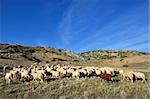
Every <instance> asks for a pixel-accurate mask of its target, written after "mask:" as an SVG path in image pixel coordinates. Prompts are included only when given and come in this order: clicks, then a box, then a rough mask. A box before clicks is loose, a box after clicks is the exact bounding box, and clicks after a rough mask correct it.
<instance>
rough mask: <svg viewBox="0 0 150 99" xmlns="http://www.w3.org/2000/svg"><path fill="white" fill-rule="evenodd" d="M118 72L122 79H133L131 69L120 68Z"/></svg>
mask: <svg viewBox="0 0 150 99" xmlns="http://www.w3.org/2000/svg"><path fill="white" fill-rule="evenodd" d="M119 73H120V74H121V75H122V77H123V80H125V79H130V80H131V82H133V79H134V75H133V71H131V70H120V71H119Z"/></svg>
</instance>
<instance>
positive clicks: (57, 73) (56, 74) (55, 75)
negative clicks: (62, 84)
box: [50, 70, 60, 77]
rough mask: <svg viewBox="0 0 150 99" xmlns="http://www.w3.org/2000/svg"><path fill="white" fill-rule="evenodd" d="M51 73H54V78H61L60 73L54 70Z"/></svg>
mask: <svg viewBox="0 0 150 99" xmlns="http://www.w3.org/2000/svg"><path fill="white" fill-rule="evenodd" d="M50 72H51V73H52V76H54V77H59V76H60V72H59V71H54V70H52V71H50Z"/></svg>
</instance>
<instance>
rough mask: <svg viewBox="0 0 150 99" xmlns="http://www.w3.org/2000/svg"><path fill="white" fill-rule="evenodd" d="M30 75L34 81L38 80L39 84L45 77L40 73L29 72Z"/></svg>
mask: <svg viewBox="0 0 150 99" xmlns="http://www.w3.org/2000/svg"><path fill="white" fill-rule="evenodd" d="M31 75H32V77H33V80H34V81H35V80H36V81H37V80H40V82H41V83H43V82H44V77H45V76H46V75H45V74H43V73H42V72H40V71H39V72H38V71H35V72H31Z"/></svg>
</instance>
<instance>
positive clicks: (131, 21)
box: [0, 0, 150, 52]
mask: <svg viewBox="0 0 150 99" xmlns="http://www.w3.org/2000/svg"><path fill="white" fill-rule="evenodd" d="M0 4H1V8H0V10H1V12H0V19H1V20H0V22H1V24H0V43H10V44H23V45H30V46H51V47H56V48H63V49H68V50H72V51H74V52H84V51H89V50H95V49H120V50H126V49H133V50H139V51H145V52H148V51H149V52H150V49H149V46H150V42H149V41H150V40H149V37H150V35H149V30H148V28H149V25H148V0H1V2H0Z"/></svg>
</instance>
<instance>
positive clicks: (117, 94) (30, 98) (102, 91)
mask: <svg viewBox="0 0 150 99" xmlns="http://www.w3.org/2000/svg"><path fill="white" fill-rule="evenodd" d="M146 77H147V78H149V77H150V73H146ZM114 79H116V80H120V79H121V76H120V75H119V76H118V77H116V78H114ZM149 86H150V81H148V82H147V83H142V82H141V81H136V82H134V83H131V82H128V81H119V82H107V81H103V80H101V79H99V78H81V79H67V78H65V79H59V80H56V81H49V82H46V81H45V82H44V83H42V84H40V83H36V82H28V83H19V84H10V85H5V84H4V81H2V82H1V83H0V96H1V98H3V99H7V98H9V99H21V98H23V99H58V98H59V99H60V98H61V99H82V98H83V99H85V98H86V99H87V98H89V99H93V98H98V99H99V98H105V99H112V98H114V99H121V98H130V99H137V98H141V99H149V98H150V87H149Z"/></svg>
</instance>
